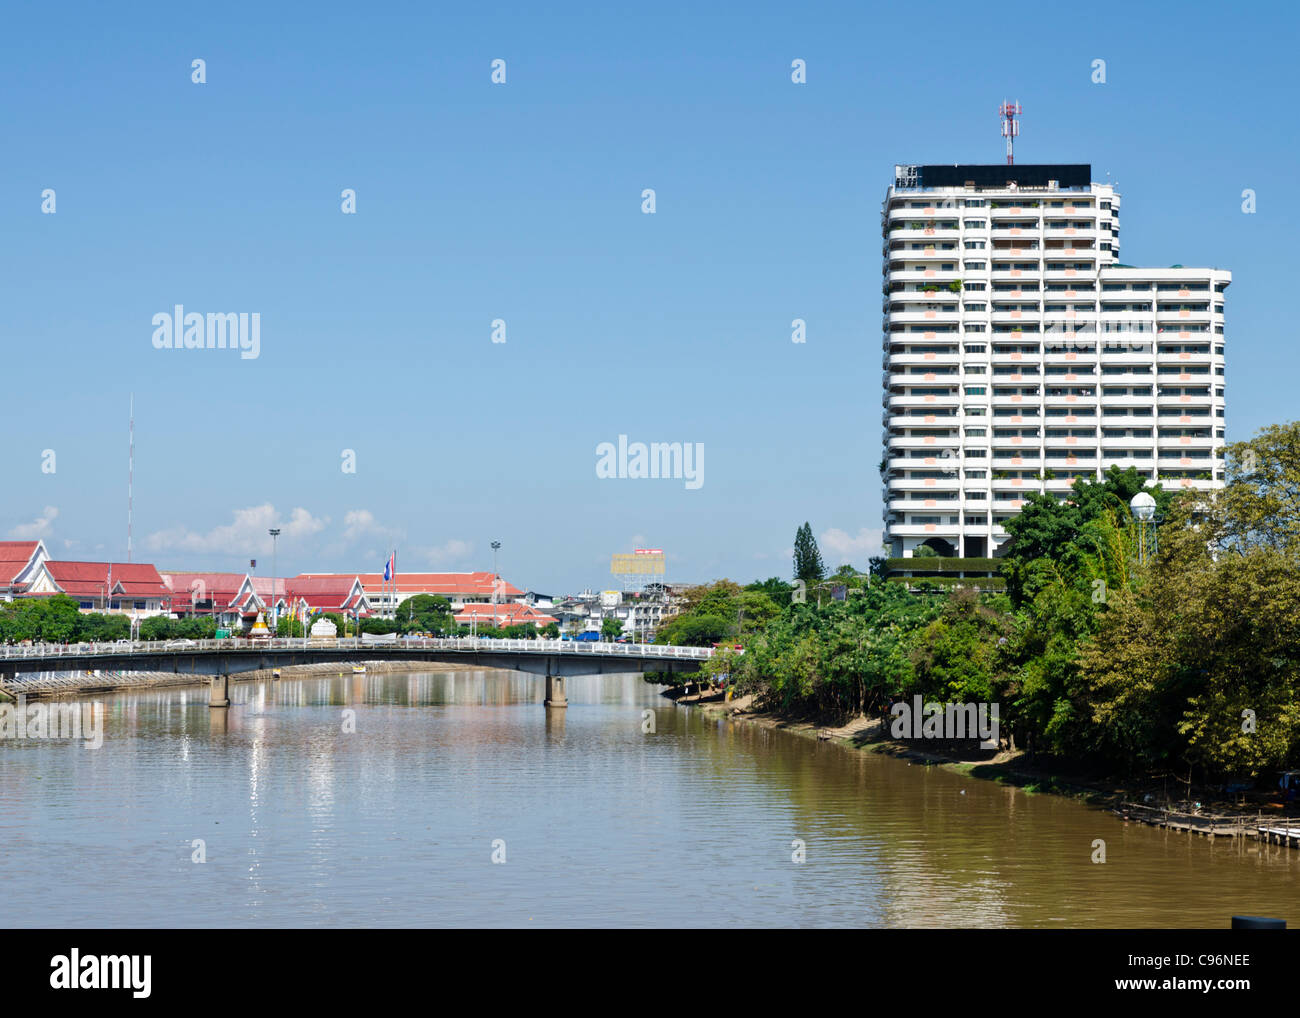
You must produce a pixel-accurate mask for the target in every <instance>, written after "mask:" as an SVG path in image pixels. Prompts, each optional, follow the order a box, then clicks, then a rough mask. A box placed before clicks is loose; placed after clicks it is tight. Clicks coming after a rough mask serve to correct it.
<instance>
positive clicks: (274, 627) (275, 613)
mask: <svg viewBox="0 0 1300 1018" xmlns="http://www.w3.org/2000/svg"><path fill="white" fill-rule="evenodd" d="M267 533H268V534H270V535H271V635H272V636H279V635H280V606H279V604H278V603H277V602H276V600H275V539H276V538H277V537H279V536H280V528H279V527H272V528H271V529H270V530H268V531H267Z"/></svg>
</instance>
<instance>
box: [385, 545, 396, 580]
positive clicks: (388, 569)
mask: <svg viewBox="0 0 1300 1018" xmlns="http://www.w3.org/2000/svg"><path fill="white" fill-rule="evenodd" d="M396 575H397V552H393V553H392V554H391V555H390V556H388V561H387V562H385V563H384V582H385V583H388V582H389V581H390V580H391V579H392V578H393V577H394V576H396Z"/></svg>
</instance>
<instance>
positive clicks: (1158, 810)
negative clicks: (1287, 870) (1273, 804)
mask: <svg viewBox="0 0 1300 1018" xmlns="http://www.w3.org/2000/svg"><path fill="white" fill-rule="evenodd" d="M1114 812H1115V815H1116V816H1119V817H1122V818H1123V819H1125V820H1135V821H1137V822H1138V823H1143V824H1150V825H1151V826H1153V827H1164V828H1167V829H1169V830H1171V831H1183V832H1186V833H1187V834H1199V835H1202V836H1203V837H1206V838H1258V839H1260V840H1262V841H1270V840H1274V839H1269V838H1266V837H1265V836H1264V831H1266V830H1274V829H1277V830H1283V829H1285V828H1284V827H1283V828H1278V827H1266V826H1265V825H1264V824H1263V823H1262V817H1260V816H1255V817H1248V816H1242V815H1236V816H1231V815H1223V814H1214V813H1200V812H1197V811H1194V810H1171V809H1165V808H1163V807H1159V806H1146V805H1142V804H1140V803H1135V802H1126V803H1123V804H1121V805H1120V806H1118V807H1116V808H1115V810H1114ZM1298 824H1300V822H1298ZM1291 833H1292V838H1291V839H1290V840H1287V839H1286V838H1281V837H1279V838H1277V839H1276V841H1277V843H1278V844H1286V845H1291V846H1292V847H1300V826H1297V827H1294V828H1291Z"/></svg>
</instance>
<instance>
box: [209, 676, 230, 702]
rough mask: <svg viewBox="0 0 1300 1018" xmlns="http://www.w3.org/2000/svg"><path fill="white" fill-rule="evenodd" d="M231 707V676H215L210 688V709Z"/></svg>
mask: <svg viewBox="0 0 1300 1018" xmlns="http://www.w3.org/2000/svg"><path fill="white" fill-rule="evenodd" d="M229 706H230V676H229V675H214V676H212V682H211V685H210V686H209V687H208V707H209V708H224V707H229Z"/></svg>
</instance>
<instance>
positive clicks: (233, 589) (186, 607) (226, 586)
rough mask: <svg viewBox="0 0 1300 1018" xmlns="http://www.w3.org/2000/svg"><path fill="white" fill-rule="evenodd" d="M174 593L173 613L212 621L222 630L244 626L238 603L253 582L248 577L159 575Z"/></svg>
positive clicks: (204, 574)
mask: <svg viewBox="0 0 1300 1018" xmlns="http://www.w3.org/2000/svg"><path fill="white" fill-rule="evenodd" d="M159 575H160V576H161V577H162V581H163V583H164V584H166V585H167V589H168V590H170V591H171V601H170V605H171V613H172V615H173V616H175V617H176V618H178V619H185V618H212V619H214V620H215V621H216V623H217V625H218V626H219V627H222V628H228V627H230V626H238V625H240V620H241V615H240V611H239V607H238V605H237V602H236V599H237V598H238V596H239V593H240V591H241V590H242V589H243V588H244V585H245V581H247V580H248V579H249V577H248V574H247V573H190V572H165V573H160V574H159Z"/></svg>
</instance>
